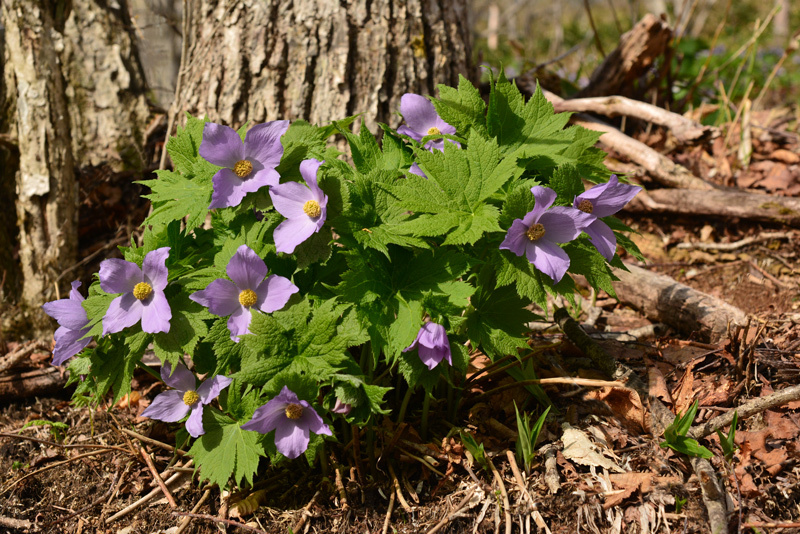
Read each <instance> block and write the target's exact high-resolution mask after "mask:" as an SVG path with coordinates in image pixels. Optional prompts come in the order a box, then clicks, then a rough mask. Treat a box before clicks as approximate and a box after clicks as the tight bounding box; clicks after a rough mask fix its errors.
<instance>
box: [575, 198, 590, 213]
mask: <svg viewBox="0 0 800 534" xmlns="http://www.w3.org/2000/svg"><path fill="white" fill-rule="evenodd" d="M578 209H579V210H581V211H582V212H584V213H592V211H594V206H592V203H591V201H589V200H585V199H584V200H581V201H580V202H579V203H578Z"/></svg>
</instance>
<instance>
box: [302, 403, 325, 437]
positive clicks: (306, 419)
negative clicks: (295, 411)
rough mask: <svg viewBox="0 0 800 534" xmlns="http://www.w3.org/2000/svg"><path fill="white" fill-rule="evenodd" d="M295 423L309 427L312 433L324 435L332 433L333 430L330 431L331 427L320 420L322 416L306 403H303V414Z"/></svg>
mask: <svg viewBox="0 0 800 534" xmlns="http://www.w3.org/2000/svg"><path fill="white" fill-rule="evenodd" d="M297 424H298V425H299V426H302V427H305V428H307V429H309V430H310V431H311V432H313V433H314V434H324V435H326V436H332V435H333V432H331V429H330V428H329V427H328V425H326V424H325V423H324V422H323V421H322V417H320V416H319V414H318V413H317V411H316V410H315V409H314V408H312V407H311V406H310V405H307V403H304V406H303V415H302V416H300V419H298V420H297Z"/></svg>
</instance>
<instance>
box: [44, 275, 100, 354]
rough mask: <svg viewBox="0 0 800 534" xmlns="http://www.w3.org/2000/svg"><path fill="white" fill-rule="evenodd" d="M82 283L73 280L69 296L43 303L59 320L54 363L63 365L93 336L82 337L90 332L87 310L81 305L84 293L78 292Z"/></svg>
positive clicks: (46, 310)
mask: <svg viewBox="0 0 800 534" xmlns="http://www.w3.org/2000/svg"><path fill="white" fill-rule="evenodd" d="M79 287H81V283H80V282H79V281H77V280H75V281H74V282H72V290H71V291H70V292H69V298H67V299H61V300H54V301H53V302H47V303H45V304H43V305H42V308H44V312H45V313H46V314H47V315H49V316H50V317H52V318H53V319H55V320H56V321H58V325H59V327H58V329H57V330H56V333H55V340H56V348H55V350H53V365H61V364H62V363H64V362H65V361H67V360H68V359H70V358H72V357H73V356H75V355H76V354H78V353H79V352H80V351H82V350H83V349H84V348H86V345H88V344H89V342H90V341H91V340H92V338H90V337H87V338H86V339H81V338H82V337H83V336H85V335H86V334H88V333H89V330H91V327H89V326H88V325H89V319H88V318H87V317H86V310H84V309H83V306H81V302H83V295H81V294H80V293H79V292H78V288H79Z"/></svg>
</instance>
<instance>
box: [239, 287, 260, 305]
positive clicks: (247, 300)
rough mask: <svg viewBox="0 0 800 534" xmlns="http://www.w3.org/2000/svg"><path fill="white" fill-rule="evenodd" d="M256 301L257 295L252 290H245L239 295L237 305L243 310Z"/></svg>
mask: <svg viewBox="0 0 800 534" xmlns="http://www.w3.org/2000/svg"><path fill="white" fill-rule="evenodd" d="M257 301H258V295H256V292H255V291H253V290H252V289H245V290H244V291H242V292H241V293H239V304H241V305H242V306H244V307H245V308H249V307H250V306H252V305H254V304H255V303H256V302H257Z"/></svg>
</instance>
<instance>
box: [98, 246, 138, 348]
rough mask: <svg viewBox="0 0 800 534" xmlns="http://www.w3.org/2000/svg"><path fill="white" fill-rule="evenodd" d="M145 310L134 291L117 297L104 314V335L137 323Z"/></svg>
mask: <svg viewBox="0 0 800 534" xmlns="http://www.w3.org/2000/svg"><path fill="white" fill-rule="evenodd" d="M105 261H110V260H105ZM143 310H144V305H143V304H142V302H141V301H140V300H138V299H137V298H136V297H134V296H133V293H125V294H123V295H121V296H119V297H117V298H115V299H114V300H112V301H111V304H110V305H109V306H108V310H107V311H106V314H105V315H104V316H103V335H106V334H113V333H115V332H120V331H122V330H124V329H125V328H128V327H129V326H133V325H135V324H136V323H138V322H139V320H140V319H141V318H142V311H143Z"/></svg>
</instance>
